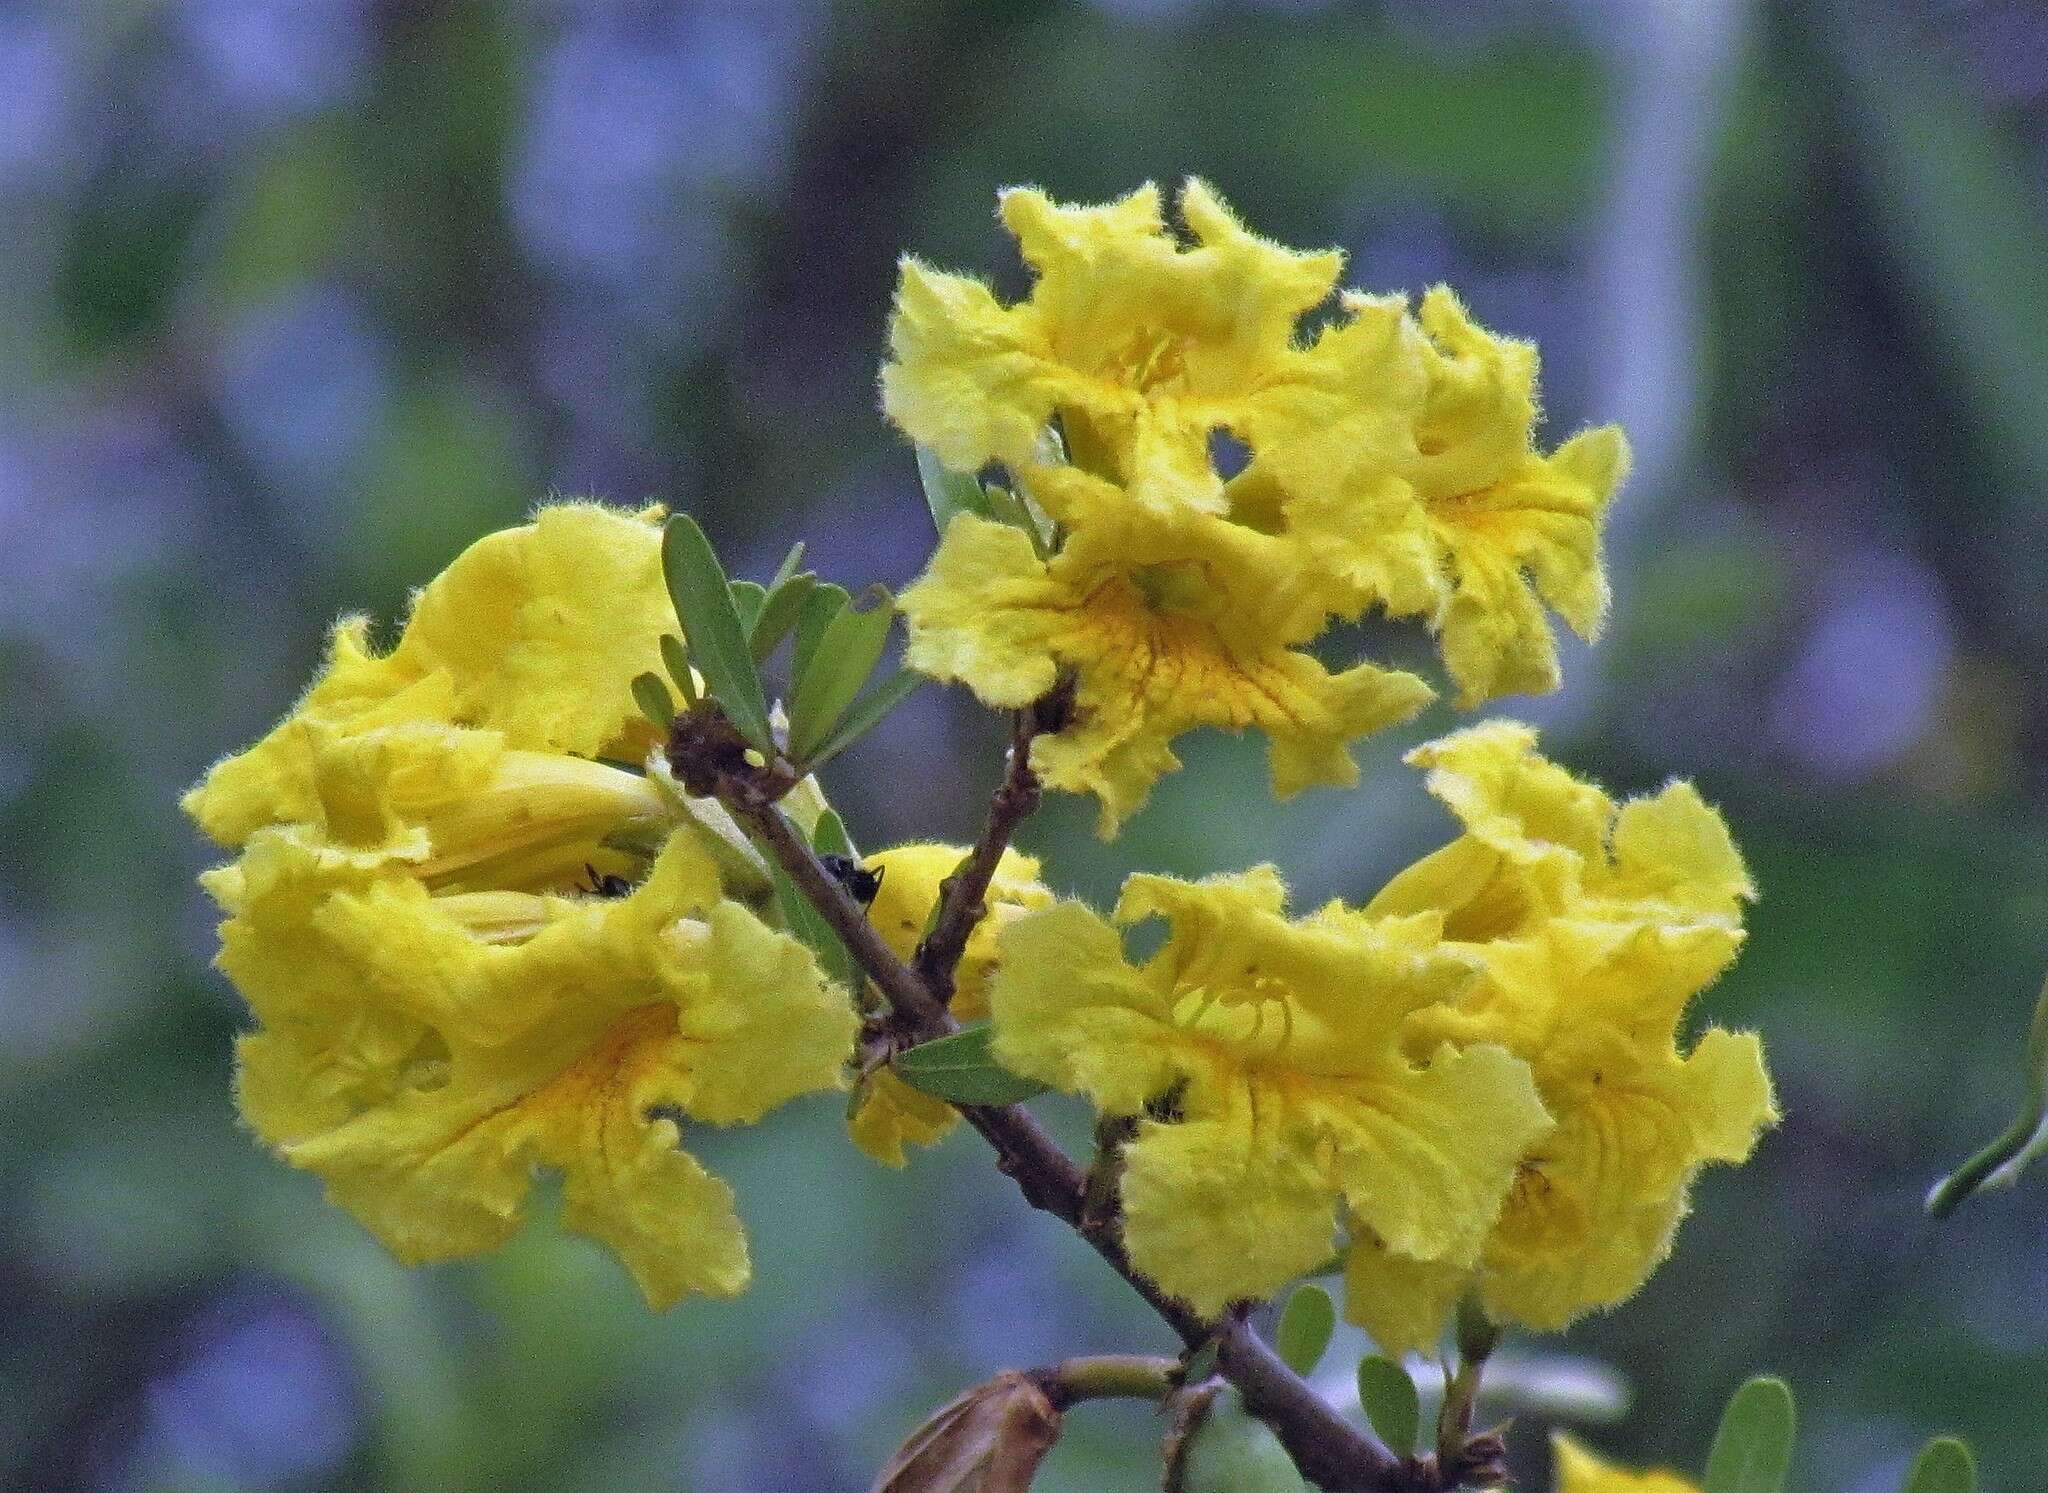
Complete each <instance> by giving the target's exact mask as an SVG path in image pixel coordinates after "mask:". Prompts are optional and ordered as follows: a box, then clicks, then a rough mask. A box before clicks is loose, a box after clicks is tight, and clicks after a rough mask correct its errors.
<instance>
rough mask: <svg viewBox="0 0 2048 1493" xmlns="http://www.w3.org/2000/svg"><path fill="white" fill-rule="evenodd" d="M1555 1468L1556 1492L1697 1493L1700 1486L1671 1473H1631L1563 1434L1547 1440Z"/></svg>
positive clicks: (1559, 1433)
mask: <svg viewBox="0 0 2048 1493" xmlns="http://www.w3.org/2000/svg"><path fill="white" fill-rule="evenodd" d="M1550 1452H1551V1459H1552V1461H1553V1462H1554V1463H1555V1465H1556V1469H1557V1493H1700V1485H1699V1484H1698V1483H1696V1482H1694V1481H1692V1479H1690V1478H1684V1477H1680V1476H1679V1475H1678V1474H1677V1473H1675V1472H1661V1471H1658V1472H1633V1471H1630V1470H1629V1469H1628V1468H1625V1467H1619V1466H1616V1465H1615V1464H1614V1463H1612V1462H1609V1461H1606V1460H1605V1459H1604V1458H1601V1457H1598V1456H1595V1455H1594V1454H1593V1453H1592V1452H1590V1451H1588V1450H1587V1449H1586V1448H1585V1447H1584V1446H1583V1445H1581V1444H1580V1443H1579V1442H1577V1441H1575V1440H1573V1439H1572V1438H1571V1437H1570V1436H1567V1435H1565V1434H1564V1433H1563V1432H1561V1431H1560V1432H1556V1433H1554V1434H1553V1435H1552V1436H1551V1438H1550Z"/></svg>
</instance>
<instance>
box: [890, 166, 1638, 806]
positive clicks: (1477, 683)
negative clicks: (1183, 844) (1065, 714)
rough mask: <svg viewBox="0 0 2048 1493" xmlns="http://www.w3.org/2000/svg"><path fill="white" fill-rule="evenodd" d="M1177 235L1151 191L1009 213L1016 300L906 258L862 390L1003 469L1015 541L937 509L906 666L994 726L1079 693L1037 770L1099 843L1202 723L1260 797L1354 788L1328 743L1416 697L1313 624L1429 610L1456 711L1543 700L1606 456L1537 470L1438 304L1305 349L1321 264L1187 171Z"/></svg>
mask: <svg viewBox="0 0 2048 1493" xmlns="http://www.w3.org/2000/svg"><path fill="white" fill-rule="evenodd" d="M1180 216H1181V219H1182V221H1183V222H1184V224H1185V226H1186V230H1187V233H1188V236H1189V239H1190V240H1191V242H1188V243H1183V242H1182V241H1181V240H1180V239H1179V238H1177V237H1176V236H1175V234H1174V233H1173V232H1172V231H1171V230H1170V229H1169V227H1168V225H1167V223H1166V221H1165V219H1164V217H1163V215H1162V211H1161V201H1160V194H1159V193H1158V191H1157V190H1156V189H1155V188H1153V187H1150V186H1147V187H1144V188H1142V189H1140V190H1139V191H1137V192H1134V193H1132V194H1131V195H1130V196H1128V197H1125V198H1123V199H1121V200H1120V201H1117V202H1113V203H1110V204H1107V205H1106V206H1100V207H1065V206H1061V205H1059V204H1056V203H1054V202H1051V201H1050V200H1048V199H1047V198H1046V197H1045V196H1044V195H1042V194H1041V193H1038V192H1035V191H1030V190H1016V191H1011V192H1007V193H1005V194H1004V195H1003V198H1002V217H1003V221H1004V223H1005V224H1006V225H1008V227H1009V228H1010V230H1011V232H1012V233H1014V234H1015V235H1016V238H1017V241H1018V244H1019V247H1020V248H1021V250H1022V253H1023V256H1024V259H1025V261H1026V262H1027V263H1028V264H1029V265H1030V266H1031V268H1032V270H1033V272H1034V274H1035V277H1036V279H1035V284H1034V286H1033V289H1032V292H1031V295H1030V297H1029V298H1028V299H1027V300H1025V301H1023V302H1020V303H1018V304H1015V305H1007V306H1006V305H1004V304H1002V303H1001V302H1000V301H999V300H997V298H996V297H995V295H994V294H993V293H992V292H991V291H990V290H989V289H988V287H987V286H985V285H983V284H981V283H980V282H979V281H976V280H972V279H968V278H965V277H962V276H958V275H950V274H943V273H939V272H936V271H933V270H931V269H928V268H926V267H925V266H924V265H922V264H919V263H917V262H916V261H914V260H909V261H906V262H905V264H904V267H903V277H902V283H901V286H900V288H899V290H898V293H897V300H896V313H895V319H894V323H893V325H892V328H891V333H890V352H891V360H890V362H889V364H888V365H887V366H886V367H885V368H884V369H883V372H882V390H883V402H884V406H885V408H886V410H887V412H888V413H889V415H890V417H891V418H892V419H893V420H895V422H896V423H897V424H898V425H899V426H900V427H901V428H902V429H903V430H904V431H905V432H906V433H907V434H908V435H910V436H911V437H912V438H913V439H914V440H916V441H918V442H920V443H921V444H923V445H924V446H926V447H928V448H929V449H930V450H931V451H932V452H933V453H934V454H935V455H936V456H937V457H938V459H939V460H940V461H942V462H943V463H944V464H945V465H947V466H948V467H950V468H952V469H954V470H956V471H959V472H964V473H980V472H982V471H984V470H985V469H987V468H989V467H991V466H995V467H999V468H1000V469H1001V475H1002V480H1004V481H1007V482H1009V483H1011V484H1013V486H1014V489H1015V495H1016V496H1017V497H1018V498H1019V499H1020V500H1021V501H1020V503H1019V504H1018V505H1016V507H1015V509H1014V511H1015V512H1017V513H1019V514H1020V515H1023V516H1024V519H1025V521H1024V523H1023V524H1021V525H1008V524H1003V523H999V522H996V521H994V520H993V519H990V518H985V517H981V516H977V515H975V514H971V513H970V514H961V515H958V516H956V517H954V518H953V519H952V521H951V522H950V524H949V525H948V527H947V529H946V532H945V533H944V535H942V536H941V542H940V545H939V548H938V552H937V553H936V555H935V556H934V557H933V560H932V563H931V566H930V568H929V570H928V571H927V573H926V575H925V576H924V577H923V579H922V580H920V581H919V582H918V583H917V584H916V585H915V586H913V587H912V588H911V589H910V590H909V591H908V592H907V593H906V594H905V596H904V597H903V608H904V612H905V615H906V616H907V618H908V619H909V625H910V636H911V646H910V658H911V661H912V663H913V664H914V665H915V666H916V667H918V668H919V669H921V670H923V671H924V672H926V673H929V674H931V675H933V676H934V677H936V678H941V679H957V680H962V681H964V682H966V683H967V684H968V685H969V686H970V687H971V688H972V689H973V690H974V692H975V693H976V694H977V695H978V696H979V697H980V698H981V699H982V700H984V701H985V702H987V703H988V704H991V705H996V706H1002V707H1015V706H1020V705H1023V704H1025V703H1026V702H1028V701H1030V700H1031V699H1033V698H1036V697H1037V696H1039V695H1041V694H1043V693H1044V692H1045V691H1046V690H1048V689H1050V688H1051V687H1052V685H1053V684H1054V682H1055V681H1056V680H1057V679H1059V678H1060V677H1062V676H1070V677H1072V679H1073V680H1074V682H1075V705H1076V719H1075V721H1074V722H1073V724H1072V725H1071V726H1069V728H1068V729H1066V730H1064V731H1061V732H1059V733H1058V734H1056V735H1051V736H1046V737H1042V738H1040V740H1039V741H1038V743H1037V744H1036V748H1035V751H1034V757H1033V761H1034V765H1036V766H1037V767H1038V769H1039V771H1040V772H1041V774H1042V775H1043V776H1044V778H1045V780H1046V781H1047V782H1048V783H1049V784H1051V785H1052V786H1054V787H1056V788H1061V789H1065V790H1069V791H1074V792H1088V793H1093V794H1095V795H1096V796H1097V798H1098V799H1099V800H1100V803H1101V809H1102V817H1101V828H1102V831H1103V833H1104V834H1113V833H1114V832H1115V830H1116V828H1117V826H1118V825H1119V824H1120V822H1121V821H1122V819H1123V818H1124V817H1125V816H1127V815H1128V814H1130V813H1131V812H1132V811H1133V810H1135V809H1136V808H1137V807H1138V806H1139V805H1141V804H1142V803H1143V802H1144V800H1145V797H1146V795H1147V793H1148V792H1149V791H1150V788H1151V786H1152V784H1153V783H1154V782H1155V781H1156V780H1157V779H1158V778H1159V776H1160V775H1161V774H1162V773H1165V772H1167V771H1170V770H1171V769H1173V768H1174V767H1176V766H1177V765H1178V762H1177V760H1176V758H1175V757H1174V754H1173V751H1172V747H1171V742H1172V739H1173V738H1174V737H1175V736H1177V735H1179V734H1180V733H1181V732H1183V731H1186V730H1188V729H1190V728H1192V727H1195V726H1202V725H1211V726H1221V727H1225V728H1229V729H1241V728H1243V727H1246V726H1256V727H1257V728H1258V729H1259V730H1261V731H1262V732H1264V733H1265V735H1266V736H1267V737H1268V739H1269V741H1270V743H1271V756H1272V771H1273V782H1274V787H1275V789H1276V790H1277V791H1278V792H1279V793H1281V794H1282V795H1286V794H1290V793H1293V792H1295V791H1296V790H1298V789H1300V788H1303V787H1306V786H1309V785H1311V784H1318V783H1333V784H1344V783H1349V782H1351V781H1353V780H1355V778H1356V775H1357V769H1356V766H1355V765H1354V764H1353V762H1352V760H1351V758H1350V755H1349V752H1348V750H1347V746H1348V743H1350V742H1351V741H1353V740H1355V739H1356V738H1358V737H1360V736H1363V735H1365V734H1366V733H1368V732H1371V731H1374V730H1377V729H1379V728H1381V727H1384V726H1387V725H1391V724H1394V723H1396V722H1399V721H1401V720H1404V719H1406V718H1407V717H1409V716H1411V715H1413V714H1414V713H1415V712H1416V711H1417V710H1419V709H1420V708H1421V707H1422V705H1423V704H1424V703H1426V702H1427V701H1428V699H1429V698H1430V694H1431V691H1430V689H1429V687H1428V686H1427V685H1425V684H1424V683H1423V682H1422V681H1421V680H1420V679H1418V678H1416V677H1415V676H1414V675H1412V674H1408V673H1404V672H1400V671H1397V670H1391V669H1386V668H1382V667H1380V666H1378V665H1375V664H1371V663H1360V664H1356V665H1354V666H1352V667H1350V668H1347V669H1344V670H1342V671H1341V672H1338V673H1334V674H1333V673H1331V672H1330V671H1329V670H1327V669H1326V668H1324V666H1323V665H1322V664H1321V663H1320V662H1319V661H1318V660H1317V659H1316V658H1315V657H1314V656H1312V655H1311V654H1310V653H1309V652H1308V651H1307V650H1308V645H1309V644H1310V643H1311V642H1313V641H1314V640H1315V639H1316V638H1317V637H1318V636H1319V635H1320V634H1321V633H1323V632H1324V630H1325V629H1326V628H1327V626H1328V625H1329V623H1330V622H1331V621H1332V620H1333V619H1340V620H1341V619H1355V618H1357V617H1359V616H1360V615H1362V614H1363V613H1364V612H1366V611H1367V610H1369V609H1371V608H1375V607H1377V608H1380V609H1382V610H1384V611H1385V612H1387V613H1388V614H1390V615H1395V616H1418V617H1422V618H1424V619H1426V620H1427V621H1428V623H1429V624H1430V626H1431V627H1432V628H1433V629H1434V630H1435V631H1436V632H1437V633H1438V634H1439V636H1440V638H1441V642H1442V648H1443V656H1444V662H1445V665H1446V667H1447V669H1448V671H1449V673H1450V675H1451V677H1452V679H1453V680H1454V681H1455V682H1456V684H1457V686H1458V689H1459V693H1460V698H1461V701H1462V703H1464V704H1465V705H1467V706H1473V705H1477V704H1479V703H1481V702H1483V701H1485V700H1487V699H1490V698H1492V697H1494V696H1496V695H1500V694H1503V693H1508V692H1513V691H1529V690H1546V689H1551V688H1554V687H1555V686H1556V684H1557V682H1558V663H1557V651H1556V645H1555V641H1554V639H1553V637H1552V635H1551V630H1550V624H1549V622H1548V619H1547V616H1546V613H1545V605H1546V603H1547V604H1548V606H1549V607H1552V608H1554V609H1555V610H1556V611H1557V612H1558V613H1559V614H1560V615H1561V616H1562V617H1563V618H1564V619H1565V621H1566V622H1567V623H1568V624H1570V625H1571V626H1572V627H1573V628H1574V629H1575V630H1577V631H1578V632H1580V633H1581V634H1582V635H1584V636H1587V637H1589V638H1590V637H1591V636H1593V635H1594V633H1595V632H1596V631H1597V630H1598V628H1599V625H1600V622H1601V619H1602V616H1603V614H1604V612H1605V610H1606V606H1607V590H1606V584H1605V580H1604V577H1603V573H1602V570H1601V566H1600V556H1599V545H1600V539H1599V534H1600V521H1601V517H1602V514H1603V511H1604V509H1605V507H1606V505H1607V503H1608V502H1609V500H1610V499H1611V498H1612V496H1613V494H1614V492H1615V489H1616V487H1617V486H1618V485H1619V483H1620V481H1621V478H1622V476H1623V475H1624V473H1625V471H1626V468H1627V464H1628V451H1627V445H1626V443H1625V442H1624V440H1623V439H1622V436H1621V433H1620V431H1619V430H1617V429H1614V428H1612V427H1609V428H1604V429H1599V430H1592V431H1588V432H1585V433H1584V434H1581V435H1579V436H1577V437H1575V438H1574V439H1573V440H1571V441H1569V442H1567V443H1566V444H1565V445H1564V446H1562V447H1560V448H1559V449H1558V450H1556V451H1555V452H1553V453H1550V454H1547V455H1546V454H1543V453H1541V452H1539V451H1538V450H1537V449H1536V448H1535V447H1534V445H1533V444H1532V430H1533V427H1534V424H1535V422H1536V418H1537V408H1536V354H1535V350H1534V349H1533V348H1532V347H1530V346H1529V345H1528V344H1526V343H1522V342H1516V341H1512V340H1509V339H1505V338H1501V337H1496V336H1494V335H1492V334H1490V333H1488V332H1486V331H1484V330H1482V329H1481V328H1480V327H1478V326H1477V325H1475V324H1474V323H1473V322H1472V320H1471V319H1470V318H1469V317H1468V316H1467V315H1466V313H1465V311H1464V308H1463V307H1462V306H1460V305H1459V303H1458V301H1457V300H1456V298H1455V297H1454V296H1453V295H1452V294H1451V293H1450V292H1449V291H1448V290H1445V289H1442V288H1438V289H1436V290H1433V291H1431V292H1430V293H1429V294H1428V295H1427V296H1425V297H1424V298H1423V300H1422V303H1421V306H1420V309H1419V311H1415V312H1411V310H1410V309H1409V307H1408V306H1407V305H1406V303H1405V302H1404V301H1403V300H1402V299H1400V298H1398V297H1383V296H1365V295H1359V294H1356V293H1352V292H1345V293H1343V294H1342V295H1338V296H1336V300H1335V303H1334V314H1333V316H1332V318H1331V319H1330V320H1328V321H1327V322H1326V323H1324V324H1323V325H1322V326H1321V328H1320V330H1318V331H1317V332H1315V334H1314V335H1313V336H1312V337H1311V336H1307V335H1306V334H1305V333H1304V332H1303V325H1304V318H1305V317H1307V316H1308V315H1309V314H1310V313H1311V312H1314V311H1316V310H1317V309H1318V308H1322V307H1324V306H1326V304H1328V303H1330V302H1331V301H1332V297H1333V295H1335V294H1336V290H1337V282H1338V277H1339V274H1340V271H1341V269H1342V258H1341V256H1340V255H1338V254H1337V253H1335V252H1322V253H1299V252H1295V251H1293V250H1289V249H1285V248H1282V247H1280V246H1279V245H1277V244H1273V243H1270V242H1268V241H1267V240H1265V239H1262V238H1260V237H1258V236H1256V235H1255V234H1252V233H1250V232H1249V231H1247V230H1246V229H1245V228H1244V227H1243V226H1242V225H1241V224H1240V223H1239V222H1238V221H1237V219H1236V218H1235V217H1233V216H1232V214H1231V213H1230V211H1229V209H1228V208H1227V207H1226V206H1225V205H1224V204H1223V203H1222V202H1221V201H1220V200H1219V199H1218V198H1217V196H1216V195H1215V193H1214V192H1212V191H1211V190H1210V189H1209V188H1208V187H1207V186H1206V185H1204V184H1203V183H1202V182H1200V181H1189V182H1188V183H1187V185H1186V186H1185V187H1184V188H1183V190H1182V192H1181V197H1180ZM1226 441H1227V442H1229V443H1234V448H1235V449H1237V450H1238V451H1240V453H1241V454H1243V455H1244V457H1245V459H1244V462H1243V465H1242V468H1241V469H1240V470H1236V471H1234V472H1232V471H1226V470H1225V468H1226V467H1227V466H1229V465H1230V463H1228V462H1224V463H1222V464H1221V465H1219V462H1218V460H1217V459H1216V456H1215V455H1214V454H1213V448H1215V447H1216V446H1217V445H1218V444H1219V443H1220V442H1226Z"/></svg>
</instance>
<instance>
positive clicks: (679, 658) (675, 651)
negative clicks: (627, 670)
mask: <svg viewBox="0 0 2048 1493" xmlns="http://www.w3.org/2000/svg"><path fill="white" fill-rule="evenodd" d="M661 663H662V667H663V668H665V669H667V670H668V677H669V678H671V679H673V680H674V681H675V682H676V688H677V689H679V690H681V691H682V692H683V703H684V704H685V705H695V704H696V703H697V681H696V679H695V677H694V673H695V671H694V670H692V669H691V667H690V650H689V649H688V648H685V647H684V646H683V640H682V639H681V638H679V637H677V636H676V635H675V634H674V633H672V632H665V633H663V634H662V635H661Z"/></svg>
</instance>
